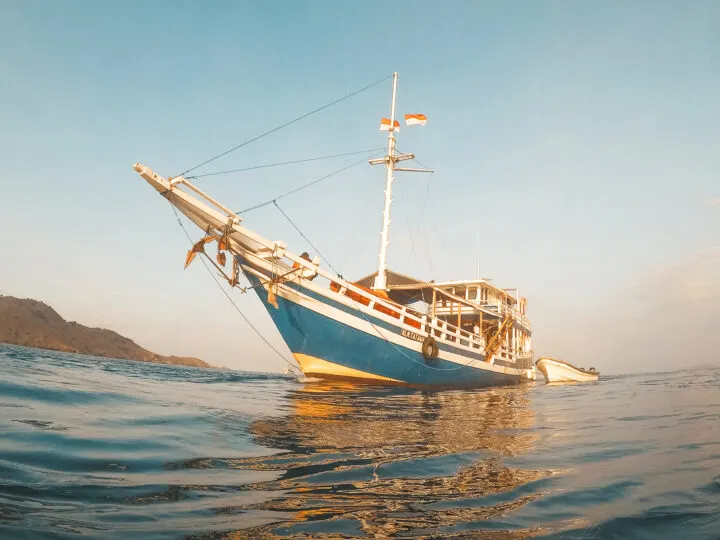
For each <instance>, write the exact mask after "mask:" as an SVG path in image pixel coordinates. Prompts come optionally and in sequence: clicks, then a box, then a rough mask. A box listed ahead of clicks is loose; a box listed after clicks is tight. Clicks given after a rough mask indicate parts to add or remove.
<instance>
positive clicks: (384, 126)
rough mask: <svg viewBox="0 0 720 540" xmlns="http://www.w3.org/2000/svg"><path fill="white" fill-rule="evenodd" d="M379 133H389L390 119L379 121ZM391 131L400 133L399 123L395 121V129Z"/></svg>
mask: <svg viewBox="0 0 720 540" xmlns="http://www.w3.org/2000/svg"><path fill="white" fill-rule="evenodd" d="M380 131H390V119H389V118H383V119H382V120H380ZM393 131H400V122H398V121H397V120H395V129H393Z"/></svg>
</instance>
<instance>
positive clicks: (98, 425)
mask: <svg viewBox="0 0 720 540" xmlns="http://www.w3.org/2000/svg"><path fill="white" fill-rule="evenodd" d="M270 536H281V537H282V536H285V537H301V538H307V537H319V538H345V537H363V536H366V537H376V538H377V537H426V538H443V537H451V538H483V539H498V540H499V539H504V540H507V539H518V538H584V539H586V538H648V539H651V538H652V539H657V538H663V539H664V538H668V539H676V538H677V539H696V538H697V539H718V538H720V368H718V367H708V368H696V369H687V370H681V371H674V372H666V373H646V374H638V375H623V376H610V375H608V376H602V378H601V380H600V381H599V382H597V383H585V384H575V385H547V384H544V383H541V382H538V383H528V384H523V385H520V386H513V387H504V388H488V389H474V390H446V391H423V390H413V389H397V388H381V387H378V388H376V387H362V386H359V387H358V386H351V385H345V384H328V383H318V382H315V383H313V382H305V383H303V382H298V381H297V380H295V379H293V378H290V377H286V376H282V375H271V374H262V373H242V372H236V371H223V370H214V369H200V368H183V367H175V366H164V365H157V364H145V363H141V362H129V361H120V360H107V359H100V358H93V357H86V356H77V355H71V354H63V353H55V352H49V351H40V350H35V349H27V348H21V347H10V346H0V538H2V539H5V538H79V537H83V538H225V537H227V538H263V537H270Z"/></svg>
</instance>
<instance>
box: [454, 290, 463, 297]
mask: <svg viewBox="0 0 720 540" xmlns="http://www.w3.org/2000/svg"><path fill="white" fill-rule="evenodd" d="M455 296H459V297H460V298H465V289H456V290H455Z"/></svg>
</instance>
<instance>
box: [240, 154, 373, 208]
mask: <svg viewBox="0 0 720 540" xmlns="http://www.w3.org/2000/svg"><path fill="white" fill-rule="evenodd" d="M383 151H384V150H383ZM366 161H367V160H366V159H365V158H363V159H361V160H360V161H356V162H355V163H352V164H350V165H346V166H345V167H343V168H341V169H338V170H336V171H333V172H331V173H330V174H326V175H325V176H321V177H320V178H316V179H315V180H313V181H312V182H308V183H307V184H303V185H302V186H300V187H296V188H295V189H291V190H290V191H286V192H285V193H282V194H281V195H278V196H277V197H275V198H273V199H270V200H267V201H265V202H261V203H259V204H256V205H255V206H251V207H250V208H246V209H245V210H240V211H239V212H235V213H236V214H244V213H246V212H250V211H252V210H257V209H258V208H262V207H263V206H267V205H268V204H272V203H274V202H275V201H278V200H280V199H282V198H283V197H287V196H288V195H292V194H293V193H297V192H298V191H301V190H303V189H305V188H308V187H310V186H314V185H315V184H317V183H319V182H322V181H323V180H327V179H328V178H330V177H332V176H335V175H336V174H340V173H341V172H344V171H347V170H348V169H352V168H353V167H356V166H358V165H360V164H361V163H365V162H366Z"/></svg>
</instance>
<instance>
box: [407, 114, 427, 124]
mask: <svg viewBox="0 0 720 540" xmlns="http://www.w3.org/2000/svg"><path fill="white" fill-rule="evenodd" d="M405 124H407V125H408V126H424V125H425V124H427V116H425V115H424V114H406V115H405Z"/></svg>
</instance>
